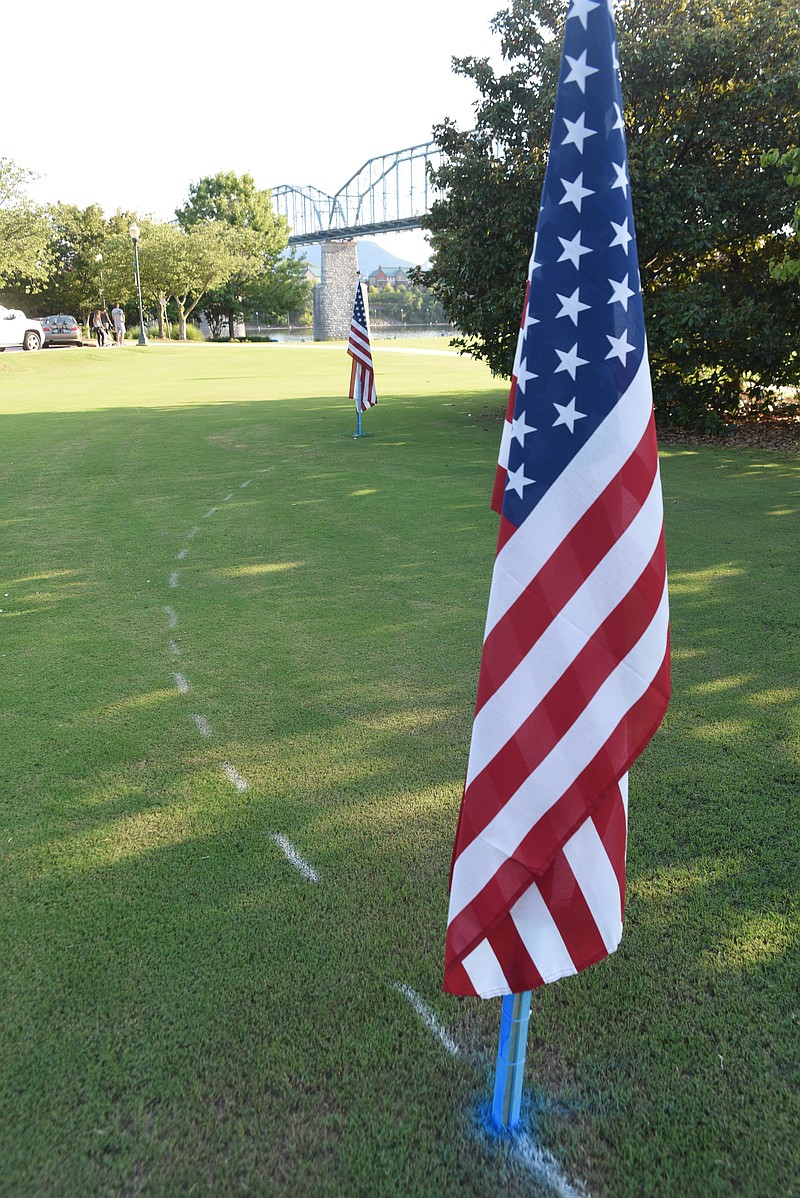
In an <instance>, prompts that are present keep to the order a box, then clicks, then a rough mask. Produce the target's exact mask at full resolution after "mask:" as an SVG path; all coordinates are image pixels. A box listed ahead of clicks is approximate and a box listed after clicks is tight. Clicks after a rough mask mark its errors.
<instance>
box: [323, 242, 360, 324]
mask: <svg viewBox="0 0 800 1198" xmlns="http://www.w3.org/2000/svg"><path fill="white" fill-rule="evenodd" d="M320 279H321V281H320V282H319V283H317V285H316V287H315V288H314V296H313V299H314V340H315V341H346V340H347V337H348V334H349V332H350V318H351V316H352V315H353V300H354V299H355V294H356V282H357V281H358V254H357V253H356V243H355V241H323V242H322V265H321V275H320Z"/></svg>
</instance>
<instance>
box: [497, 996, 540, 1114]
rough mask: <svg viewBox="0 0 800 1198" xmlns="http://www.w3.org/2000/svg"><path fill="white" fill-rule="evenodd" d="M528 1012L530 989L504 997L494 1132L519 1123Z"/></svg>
mask: <svg viewBox="0 0 800 1198" xmlns="http://www.w3.org/2000/svg"><path fill="white" fill-rule="evenodd" d="M530 1014H531V992H530V990H524V991H523V992H522V993H521V994H507V995H506V996H505V997H504V999H503V1010H502V1013H501V1015H500V1040H499V1043H498V1045H497V1072H496V1073H495V1078H494V1098H493V1100H492V1123H493V1124H494V1126H495V1128H496V1129H497V1131H511V1130H513V1128H515V1127H517V1126H518V1125H519V1110H520V1104H521V1102H522V1075H523V1073H524V1072H525V1049H526V1046H527V1041H528V1020H529V1018H530Z"/></svg>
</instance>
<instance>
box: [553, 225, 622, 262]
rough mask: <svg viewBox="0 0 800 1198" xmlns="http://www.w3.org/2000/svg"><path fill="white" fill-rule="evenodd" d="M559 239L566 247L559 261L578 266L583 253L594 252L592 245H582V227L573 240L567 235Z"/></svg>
mask: <svg viewBox="0 0 800 1198" xmlns="http://www.w3.org/2000/svg"><path fill="white" fill-rule="evenodd" d="M611 223H612V225H613V223H614V222H613V221H612V222H611ZM558 240H559V241H560V242H561V244H562V246H563V247H564V252H563V254H562V255H561V257H560V258H559V259H558V261H559V262H567V261H569V262H571V263H572V265H573V266H574V267H576V268H577V267H578V263H579V262H580V260H581V255H583V254H591V252H592V250H591V247H590V246H586V245H581V231H580V229H579V230H578V232H577V233H576V234H575V236H574V237H573V238H572V240H571V241H567V239H566V238H565V237H559V239H558Z"/></svg>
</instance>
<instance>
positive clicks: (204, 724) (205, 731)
mask: <svg viewBox="0 0 800 1198" xmlns="http://www.w3.org/2000/svg"><path fill="white" fill-rule="evenodd" d="M192 719H193V720H194V722H195V724H196V725H197V731H198V732H199V733H200V735H201V736H211V735H212V732H211V725H210V724H209V722H208V720H207V719H206V717H205V716H204V715H193V716H192Z"/></svg>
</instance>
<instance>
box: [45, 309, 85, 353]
mask: <svg viewBox="0 0 800 1198" xmlns="http://www.w3.org/2000/svg"><path fill="white" fill-rule="evenodd" d="M42 328H43V330H44V343H45V346H48V345H81V344H82V343H83V338H82V337H81V326H80V325H79V324H78V322H77V320H76V319H75V317H74V316H64V315H60V316H43V317H42Z"/></svg>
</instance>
